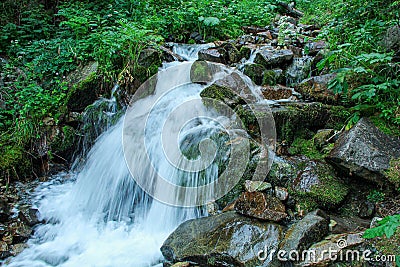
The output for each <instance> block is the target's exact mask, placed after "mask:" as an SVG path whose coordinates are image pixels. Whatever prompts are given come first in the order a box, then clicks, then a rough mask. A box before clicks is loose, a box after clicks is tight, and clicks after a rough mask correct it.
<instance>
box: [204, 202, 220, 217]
mask: <svg viewBox="0 0 400 267" xmlns="http://www.w3.org/2000/svg"><path fill="white" fill-rule="evenodd" d="M206 206H207V212H208V214H210V215H216V214H218V204H217V203H215V202H210V203H208V204H207V205H206Z"/></svg>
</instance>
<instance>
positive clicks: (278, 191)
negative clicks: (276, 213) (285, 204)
mask: <svg viewBox="0 0 400 267" xmlns="http://www.w3.org/2000/svg"><path fill="white" fill-rule="evenodd" d="M275 196H276V197H277V198H278V199H279V200H281V201H285V200H286V199H288V197H289V192H288V190H287V189H286V188H285V187H280V186H276V187H275Z"/></svg>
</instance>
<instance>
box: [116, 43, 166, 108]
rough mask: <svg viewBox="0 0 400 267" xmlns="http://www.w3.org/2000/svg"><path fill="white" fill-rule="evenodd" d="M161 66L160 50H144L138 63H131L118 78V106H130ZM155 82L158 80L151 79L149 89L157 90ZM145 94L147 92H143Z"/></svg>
mask: <svg viewBox="0 0 400 267" xmlns="http://www.w3.org/2000/svg"><path fill="white" fill-rule="evenodd" d="M161 65H162V62H161V53H160V52H159V51H158V50H155V49H152V48H147V49H143V50H142V51H141V52H140V54H139V58H138V61H137V62H136V61H131V62H130V63H129V64H128V65H127V66H126V67H125V69H124V70H123V71H122V72H121V73H120V75H119V77H118V84H119V89H118V91H117V93H116V98H117V102H118V104H119V105H120V106H122V107H126V106H128V105H129V104H130V102H131V100H132V96H133V95H134V94H135V93H136V91H137V89H138V88H139V87H140V86H141V85H142V84H143V83H144V82H146V81H147V80H148V79H149V78H150V77H152V76H153V75H155V74H156V73H157V72H158V69H159V67H161ZM155 81H156V79H155V80H154V79H151V81H150V82H149V84H147V86H148V88H149V89H154V88H155V87H154V86H153V85H154V82H155ZM148 91H149V90H148ZM150 91H151V92H150ZM150 91H149V93H152V92H153V90H150ZM143 93H145V92H144V91H143ZM143 93H141V95H143ZM147 95H148V94H146V95H143V96H147Z"/></svg>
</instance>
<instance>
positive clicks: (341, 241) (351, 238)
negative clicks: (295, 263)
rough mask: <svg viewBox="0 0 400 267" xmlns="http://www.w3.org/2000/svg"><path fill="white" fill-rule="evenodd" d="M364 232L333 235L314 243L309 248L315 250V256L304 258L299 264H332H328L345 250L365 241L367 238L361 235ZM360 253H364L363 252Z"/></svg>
mask: <svg viewBox="0 0 400 267" xmlns="http://www.w3.org/2000/svg"><path fill="white" fill-rule="evenodd" d="M362 234H363V233H354V234H338V235H331V236H329V237H327V238H326V239H325V240H322V241H321V242H318V243H316V244H313V245H312V246H311V247H310V248H309V251H314V252H315V254H314V256H313V258H311V259H304V261H302V262H301V263H300V264H299V265H300V266H330V265H328V264H329V263H330V262H332V259H335V258H336V259H338V258H340V255H346V254H347V253H343V250H346V249H350V248H352V247H355V246H357V245H360V244H362V243H363V242H364V241H365V239H363V238H362V237H361V236H362ZM327 251H331V253H326V252H327ZM360 254H361V255H362V252H361V253H360ZM347 255H349V254H347Z"/></svg>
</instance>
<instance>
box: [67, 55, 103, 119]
mask: <svg viewBox="0 0 400 267" xmlns="http://www.w3.org/2000/svg"><path fill="white" fill-rule="evenodd" d="M97 69H98V63H97V62H91V63H88V64H87V65H86V66H84V67H82V68H79V69H77V70H76V71H73V72H72V73H70V74H69V75H68V76H67V77H66V81H67V82H68V84H69V86H70V88H69V92H68V95H67V107H68V110H69V111H78V112H81V111H83V110H84V109H85V107H87V106H88V105H90V104H92V103H93V102H94V101H95V100H96V99H97V98H98V97H99V95H100V93H101V92H100V90H99V88H100V86H99V81H100V80H99V77H98V76H97V74H96V73H97Z"/></svg>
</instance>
